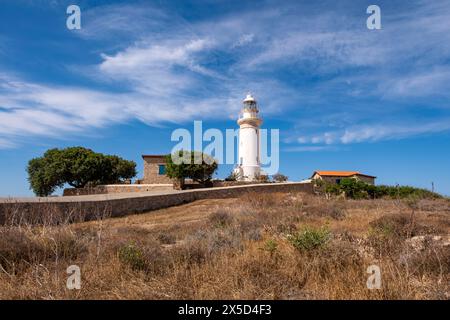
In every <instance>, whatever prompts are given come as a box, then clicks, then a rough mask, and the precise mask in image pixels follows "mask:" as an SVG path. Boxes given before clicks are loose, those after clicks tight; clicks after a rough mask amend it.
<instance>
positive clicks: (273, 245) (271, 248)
mask: <svg viewBox="0 0 450 320" xmlns="http://www.w3.org/2000/svg"><path fill="white" fill-rule="evenodd" d="M262 249H263V250H264V251H267V252H269V253H270V255H271V256H272V255H273V254H274V253H275V251H277V249H278V243H277V242H276V241H275V240H273V239H269V240H267V241H266V242H265V243H264V247H263V248H262Z"/></svg>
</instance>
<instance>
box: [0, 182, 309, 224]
mask: <svg viewBox="0 0 450 320" xmlns="http://www.w3.org/2000/svg"><path fill="white" fill-rule="evenodd" d="M248 192H258V193H267V192H308V193H312V192H313V187H312V184H311V183H269V184H253V185H245V186H233V187H222V188H205V189H196V190H185V191H179V192H173V191H172V193H166V194H151V195H145V194H135V195H134V194H127V195H125V194H123V195H104V196H102V195H97V196H80V197H58V198H33V199H28V200H17V201H14V199H10V200H6V201H3V202H0V224H3V223H5V221H9V220H11V217H12V218H14V217H16V216H24V217H31V218H33V219H35V221H39V220H40V216H36V215H42V214H51V216H52V217H58V216H59V217H66V221H69V222H73V221H87V220H93V219H97V218H99V217H105V216H107V217H121V216H126V215H129V214H135V213H142V212H147V211H151V210H156V209H161V208H166V207H171V206H176V205H180V204H183V203H188V202H192V201H195V200H199V199H218V198H235V197H239V196H241V195H242V194H244V193H248ZM16 219H17V218H16Z"/></svg>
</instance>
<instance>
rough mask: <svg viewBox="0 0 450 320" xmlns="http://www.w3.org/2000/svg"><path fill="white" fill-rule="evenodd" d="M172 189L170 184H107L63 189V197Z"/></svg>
mask: <svg viewBox="0 0 450 320" xmlns="http://www.w3.org/2000/svg"><path fill="white" fill-rule="evenodd" d="M172 189H173V185H172V184H108V185H100V186H95V187H91V188H67V189H64V192H63V196H86V195H91V194H113V193H129V192H146V191H166V190H172Z"/></svg>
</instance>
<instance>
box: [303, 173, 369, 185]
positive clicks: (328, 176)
mask: <svg viewBox="0 0 450 320" xmlns="http://www.w3.org/2000/svg"><path fill="white" fill-rule="evenodd" d="M345 178H354V179H358V180H361V181H363V182H366V183H368V184H375V179H376V178H377V177H374V176H370V175H368V174H363V173H360V172H357V171H314V173H313V175H312V176H311V180H317V179H320V180H323V181H326V182H329V183H336V184H339V183H341V180H342V179H345Z"/></svg>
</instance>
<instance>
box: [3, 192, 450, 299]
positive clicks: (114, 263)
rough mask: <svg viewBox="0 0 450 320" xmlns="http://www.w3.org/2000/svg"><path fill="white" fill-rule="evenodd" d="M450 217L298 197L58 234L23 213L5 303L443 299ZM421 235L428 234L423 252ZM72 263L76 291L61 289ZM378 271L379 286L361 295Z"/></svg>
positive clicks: (424, 208) (212, 204) (194, 207)
mask: <svg viewBox="0 0 450 320" xmlns="http://www.w3.org/2000/svg"><path fill="white" fill-rule="evenodd" d="M242 203H245V204H242ZM47 216H51V215H48V213H47ZM449 218H450V205H449V202H448V200H422V201H420V202H418V203H415V204H414V205H412V204H411V203H407V202H401V201H395V200H372V201H371V200H360V201H353V200H326V199H323V198H320V197H314V196H311V195H307V194H302V193H297V194H289V193H274V194H248V195H244V196H243V197H242V198H241V199H220V200H219V199H217V200H201V201H197V202H194V203H190V204H186V205H182V206H178V207H172V208H168V209H162V210H158V211H154V212H150V213H147V214H141V215H134V216H128V217H124V218H115V219H108V218H104V219H98V220H97V221H91V222H86V223H77V224H68V223H61V219H60V218H58V225H57V226H54V225H52V223H51V222H50V221H48V223H45V224H40V225H32V224H29V223H28V224H27V223H18V221H21V219H20V215H19V214H16V215H15V216H14V219H13V220H11V223H9V224H8V223H6V224H4V225H3V226H1V227H0V298H1V299H448V298H449V293H450V288H449V285H448V282H449V263H450V261H449V260H450V252H449V250H450V249H449V246H443V245H442V242H443V241H441V242H438V241H433V240H432V238H431V236H436V235H439V236H443V239H445V238H447V241H448V236H449V234H450V232H449V231H450V219H449ZM305 230H306V231H305ZM320 232H322V233H320ZM415 236H426V237H425V240H426V241H425V240H424V242H423V245H422V247H421V248H420V249H417V248H414V247H413V246H412V244H411V241H412V240H411V238H412V237H415ZM293 239H294V240H293ZM412 239H413V240H414V239H415V238H412ZM72 264H76V265H78V266H80V268H81V272H82V284H81V290H68V289H67V288H66V279H67V274H66V268H67V267H68V266H69V265H72ZM372 264H376V265H378V266H380V268H381V271H382V289H380V290H369V289H367V287H366V281H367V277H368V276H369V275H368V274H367V273H366V269H367V267H368V266H369V265H372Z"/></svg>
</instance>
